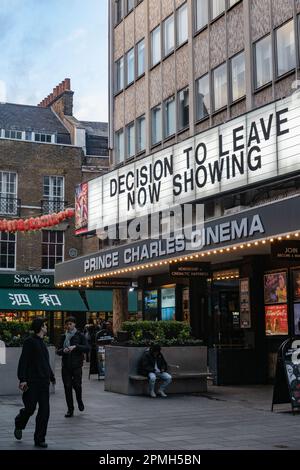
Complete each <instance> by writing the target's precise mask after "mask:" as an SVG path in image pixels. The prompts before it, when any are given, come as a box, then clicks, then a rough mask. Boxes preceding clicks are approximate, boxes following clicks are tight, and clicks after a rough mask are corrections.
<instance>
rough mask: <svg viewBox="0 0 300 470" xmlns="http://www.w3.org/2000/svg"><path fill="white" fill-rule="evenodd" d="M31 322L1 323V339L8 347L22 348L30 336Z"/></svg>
mask: <svg viewBox="0 0 300 470" xmlns="http://www.w3.org/2000/svg"><path fill="white" fill-rule="evenodd" d="M30 327H31V322H22V323H21V322H18V321H11V322H0V339H1V340H2V341H4V343H5V345H6V346H7V347H12V346H22V344H23V343H24V340H25V339H26V338H27V337H28V336H29V335H30Z"/></svg>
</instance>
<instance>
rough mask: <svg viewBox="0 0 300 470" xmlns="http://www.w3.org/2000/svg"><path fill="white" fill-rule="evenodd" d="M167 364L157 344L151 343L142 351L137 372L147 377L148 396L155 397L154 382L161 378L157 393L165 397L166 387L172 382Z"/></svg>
mask: <svg viewBox="0 0 300 470" xmlns="http://www.w3.org/2000/svg"><path fill="white" fill-rule="evenodd" d="M167 370H168V364H167V362H166V360H165V358H164V356H163V355H162V353H161V348H160V346H158V345H153V346H151V347H150V348H149V349H147V350H146V351H144V353H143V355H142V358H141V360H140V364H139V373H140V374H141V375H144V376H145V377H148V378H149V392H150V397H151V398H155V397H156V393H155V382H156V379H160V380H162V384H161V385H160V387H159V389H158V392H157V393H158V395H160V396H161V397H164V398H166V397H167V394H166V393H165V390H166V388H167V387H168V385H170V383H171V382H172V376H171V375H170V374H168V372H167Z"/></svg>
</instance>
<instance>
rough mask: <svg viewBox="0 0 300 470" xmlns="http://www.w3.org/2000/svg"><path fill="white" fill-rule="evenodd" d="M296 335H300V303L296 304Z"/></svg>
mask: <svg viewBox="0 0 300 470" xmlns="http://www.w3.org/2000/svg"><path fill="white" fill-rule="evenodd" d="M294 328H295V335H300V304H294Z"/></svg>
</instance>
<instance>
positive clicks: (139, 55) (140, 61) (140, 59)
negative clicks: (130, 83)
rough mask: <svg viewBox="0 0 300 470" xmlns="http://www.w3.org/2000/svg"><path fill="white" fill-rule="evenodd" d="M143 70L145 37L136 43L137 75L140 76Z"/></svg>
mask: <svg viewBox="0 0 300 470" xmlns="http://www.w3.org/2000/svg"><path fill="white" fill-rule="evenodd" d="M144 72H145V39H142V40H141V41H140V42H138V44H137V76H138V77H140V76H141V75H143V73H144Z"/></svg>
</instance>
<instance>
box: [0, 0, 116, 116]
mask: <svg viewBox="0 0 300 470" xmlns="http://www.w3.org/2000/svg"><path fill="white" fill-rule="evenodd" d="M107 14H108V13H107V0H0V102H7V103H20V104H30V105H37V104H38V103H39V102H40V101H42V99H43V98H45V97H46V96H47V95H49V94H50V93H52V90H53V88H54V87H55V86H56V85H58V84H59V83H60V82H61V81H63V80H64V79H65V78H70V79H71V88H72V90H73V91H74V92H75V93H74V112H73V114H74V116H75V117H76V118H77V119H80V120H86V121H107V120H108V98H107V95H108V64H107V62H108V19H107Z"/></svg>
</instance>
